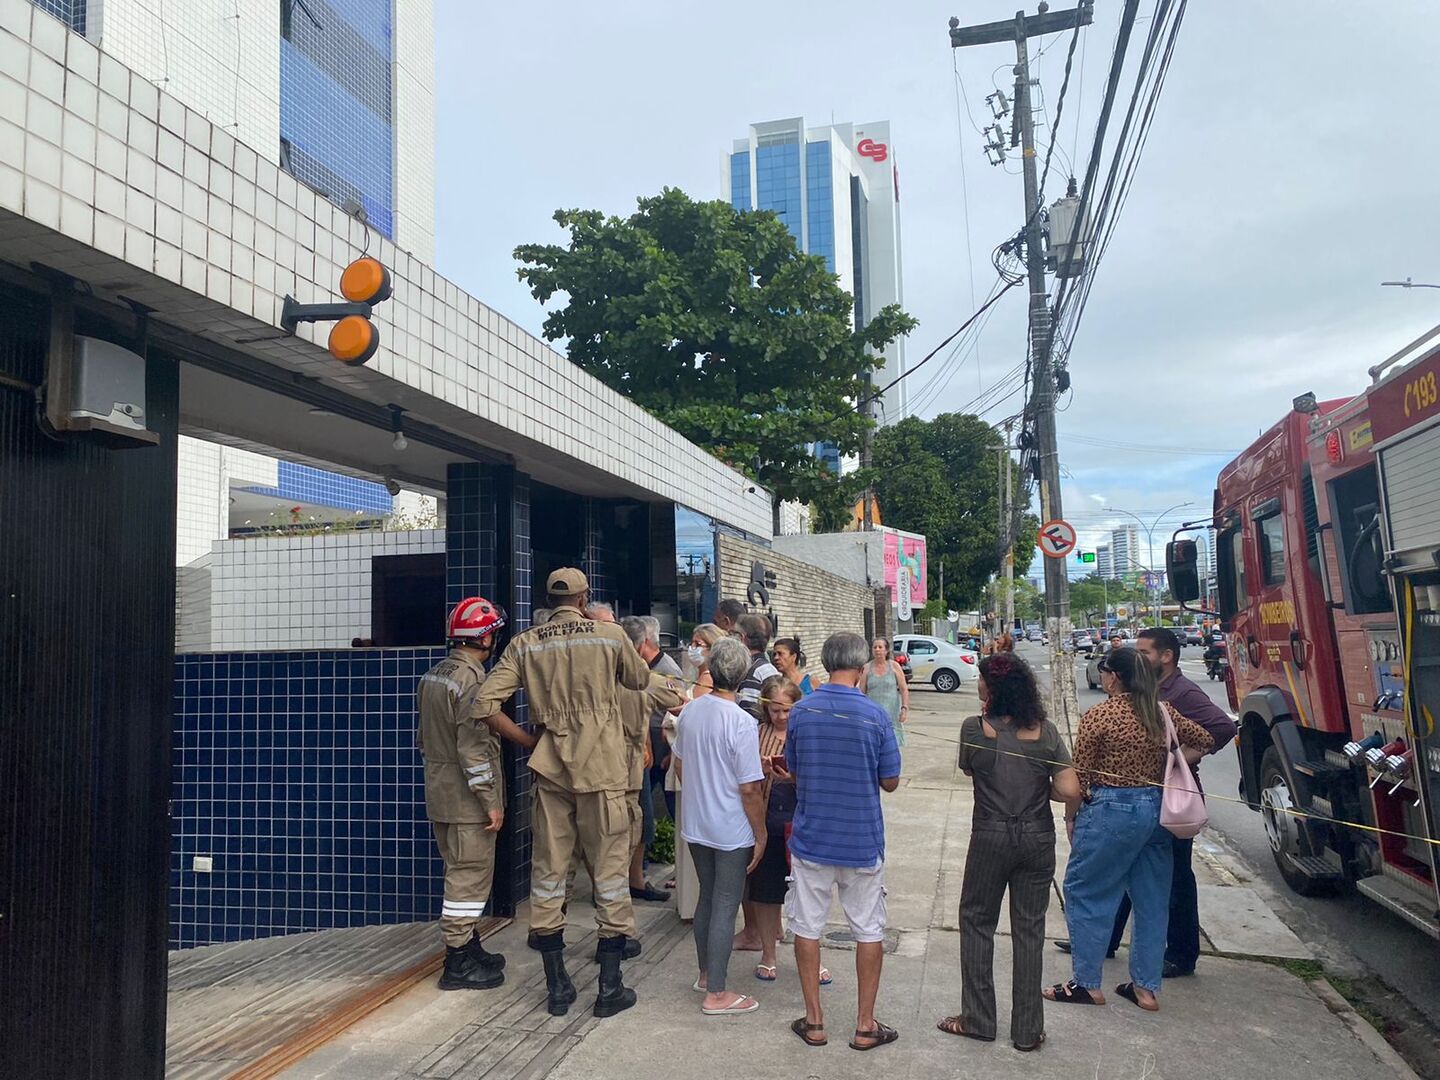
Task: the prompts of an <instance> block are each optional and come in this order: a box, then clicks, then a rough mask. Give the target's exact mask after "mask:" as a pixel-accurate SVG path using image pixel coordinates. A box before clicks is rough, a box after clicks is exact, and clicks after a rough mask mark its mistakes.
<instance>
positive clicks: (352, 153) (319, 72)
mask: <svg viewBox="0 0 1440 1080" xmlns="http://www.w3.org/2000/svg"><path fill="white" fill-rule="evenodd" d="M280 37H281V41H280V163H281V165H282V166H283V167H284V169H285V170H286V171H287V172H288V173H290V174H291V175H292V176H294V177H295V178H296V179H297V180H300V181H302V182H303V183H305V184H308V185H309V186H310V187H312V188H314V189H315V190H316V191H319V192H320V193H321V194H323V195H325V196H327V197H328V198H329V199H330V200H331V201H333V202H336V203H340V204H342V205H343V204H345V203H346V202H350V201H353V202H355V203H357V204H359V205H360V206H361V207H363V208H364V210H365V215H366V217H367V218H368V219H369V221H370V224H371V225H372V226H374V227H375V228H376V229H377V230H379V231H380V232H381V233H383V234H384V235H385V236H387V237H390V238H392V239H393V237H394V235H395V199H394V191H395V127H394V104H395V89H394V79H393V76H392V72H393V71H394V60H395V40H394V28H393V26H392V25H391V3H390V0H281V4H280Z"/></svg>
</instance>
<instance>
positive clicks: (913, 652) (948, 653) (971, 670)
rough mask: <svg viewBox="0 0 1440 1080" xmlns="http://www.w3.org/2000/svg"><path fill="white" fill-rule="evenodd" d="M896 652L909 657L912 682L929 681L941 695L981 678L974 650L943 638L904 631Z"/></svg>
mask: <svg viewBox="0 0 1440 1080" xmlns="http://www.w3.org/2000/svg"><path fill="white" fill-rule="evenodd" d="M895 651H896V652H897V653H904V654H905V655H906V656H907V657H908V658H909V660H910V663H909V665H908V670H909V672H910V681H911V682H916V683H929V684H930V685H931V686H933V687H935V689H936V690H939V691H940V692H941V693H942V694H949V693H953V692H954V691H955V690H956V689H957V688H958V687H959V686H960V684H961V683H968V682H974V681H975V680H976V679H978V678H979V677H980V672H979V669H978V668H977V667H976V659H977V658H976V656H975V653H973V652H972V651H971V650H969V649H962V648H961V647H960V646H959V645H951V644H950V643H949V642H948V641H946V640H944V639H943V638H937V637H928V636H926V635H921V634H902V635H900V636H899V637H897V638H896V639H895Z"/></svg>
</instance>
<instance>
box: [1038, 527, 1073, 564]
mask: <svg viewBox="0 0 1440 1080" xmlns="http://www.w3.org/2000/svg"><path fill="white" fill-rule="evenodd" d="M1035 542H1036V543H1037V544H1039V545H1040V550H1041V551H1042V552H1044V553H1045V555H1046V556H1047V557H1048V558H1051V559H1063V558H1064V557H1065V556H1066V555H1069V554H1070V552H1072V551H1074V550H1075V526H1074V525H1071V524H1070V523H1069V522H1068V521H1062V520H1060V519H1059V518H1055V519H1054V520H1052V521H1047V522H1046V523H1045V524H1044V525H1041V526H1040V531H1039V532H1038V533H1036V535H1035Z"/></svg>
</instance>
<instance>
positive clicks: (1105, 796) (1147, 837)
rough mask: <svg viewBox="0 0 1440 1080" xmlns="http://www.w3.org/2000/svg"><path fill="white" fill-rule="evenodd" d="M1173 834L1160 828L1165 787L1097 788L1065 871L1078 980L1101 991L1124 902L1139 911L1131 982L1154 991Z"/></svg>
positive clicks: (1165, 917)
mask: <svg viewBox="0 0 1440 1080" xmlns="http://www.w3.org/2000/svg"><path fill="white" fill-rule="evenodd" d="M1171 839H1172V838H1171V835H1170V833H1169V832H1167V831H1166V830H1165V829H1162V828H1161V827H1160V789H1159V788H1153V787H1143V788H1112V787H1098V786H1097V787H1095V788H1092V789H1091V792H1090V802H1088V803H1086V804H1085V805H1084V806H1082V807H1081V808H1080V815H1079V817H1078V818H1077V819H1076V821H1075V842H1074V843H1073V844H1072V845H1071V850H1070V862H1069V864H1068V865H1067V866H1066V867H1065V921H1066V923H1068V924H1069V927H1070V949H1071V960H1072V962H1073V964H1074V972H1075V981H1076V982H1077V983H1079V984H1080V985H1081V986H1083V987H1085V988H1086V989H1087V990H1098V989H1099V988H1100V979H1101V976H1102V975H1103V973H1104V966H1105V950H1106V948H1107V947H1108V946H1109V944H1110V931H1111V929H1112V928H1113V927H1114V925H1115V912H1116V910H1117V909H1118V908H1119V907H1120V898H1121V897H1122V896H1124V895H1125V894H1126V893H1127V892H1128V893H1129V894H1130V902H1131V903H1132V904H1133V905H1134V908H1135V929H1134V932H1133V933H1132V935H1131V939H1130V978H1131V980H1132V981H1133V982H1134V983H1135V985H1136V986H1139V987H1142V988H1143V989H1146V990H1149V991H1150V992H1151V993H1156V992H1158V991H1159V989H1160V976H1161V972H1162V971H1163V969H1164V966H1165V934H1166V929H1167V926H1168V923H1169V919H1170V874H1171V861H1172V859H1173V858H1174V855H1173V845H1172V844H1171Z"/></svg>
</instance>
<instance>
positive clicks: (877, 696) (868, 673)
mask: <svg viewBox="0 0 1440 1080" xmlns="http://www.w3.org/2000/svg"><path fill="white" fill-rule="evenodd" d="M865 695H866V696H867V697H868V698H869V699H870V700H871V701H873V702H875V704H876V705H879V706H880V707H881V708H882V709H884V710H885V711H886V712H887V713H889V714H890V723H891V725H892V726H893V727H894V728H895V742H896V744H897V745H899V746H904V745H905V725H904V724H902V723H901V722H900V684H899V682H898V681H897V679H896V676H895V668H894V667H893V666H891V665H890V664H889V663H888V662H887V663H886V665H885V674H884V675H876V674H875V665H874V663H873V662H872V663H871V664H869V665H868V666H867V667H866V668H865Z"/></svg>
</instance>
